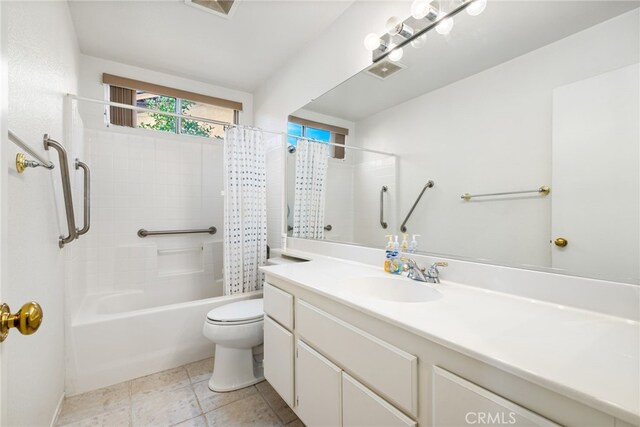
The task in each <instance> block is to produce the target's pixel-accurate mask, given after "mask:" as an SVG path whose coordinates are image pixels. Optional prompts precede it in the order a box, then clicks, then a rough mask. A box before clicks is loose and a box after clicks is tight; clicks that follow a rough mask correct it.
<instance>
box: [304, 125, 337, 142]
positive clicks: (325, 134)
mask: <svg viewBox="0 0 640 427" xmlns="http://www.w3.org/2000/svg"><path fill="white" fill-rule="evenodd" d="M304 136H306V137H308V138H311V139H315V140H318V141H324V142H330V141H331V132H330V131H328V130H324V129H316V128H311V127H305V133H304Z"/></svg>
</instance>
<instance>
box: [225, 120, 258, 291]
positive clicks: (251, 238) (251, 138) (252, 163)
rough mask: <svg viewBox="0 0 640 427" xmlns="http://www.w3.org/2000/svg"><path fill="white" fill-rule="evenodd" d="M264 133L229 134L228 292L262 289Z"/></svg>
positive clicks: (240, 130)
mask: <svg viewBox="0 0 640 427" xmlns="http://www.w3.org/2000/svg"><path fill="white" fill-rule="evenodd" d="M265 157H266V149H265V141H264V135H263V134H262V132H260V131H257V130H254V129H248V128H243V127H232V128H230V129H228V130H227V131H226V133H225V139H224V159H225V162H224V164H225V192H224V194H225V203H224V291H225V295H231V294H236V293H240V292H250V291H255V290H259V289H262V282H263V280H264V274H263V273H261V272H260V271H258V267H259V266H261V265H264V264H265V263H266V261H267V180H266V168H265Z"/></svg>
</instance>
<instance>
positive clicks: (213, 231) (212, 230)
mask: <svg viewBox="0 0 640 427" xmlns="http://www.w3.org/2000/svg"><path fill="white" fill-rule="evenodd" d="M217 232H218V229H217V228H215V227H209V228H203V229H196V230H163V231H149V230H145V229H144V228H141V229H140V230H138V237H147V236H160V235H163V234H196V233H209V234H216V233H217Z"/></svg>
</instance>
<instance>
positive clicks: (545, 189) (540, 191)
mask: <svg viewBox="0 0 640 427" xmlns="http://www.w3.org/2000/svg"><path fill="white" fill-rule="evenodd" d="M550 191H551V188H549V186H547V185H543V186H542V187H540V188H538V189H536V190H523V191H505V192H502V193H485V194H469V193H464V194H463V195H462V196H460V198H461V199H464V200H466V201H468V200H471V199H472V198H475V197H491V196H509V195H511V194H529V193H538V194H540V195H541V196H546V195H547V194H549V192H550Z"/></svg>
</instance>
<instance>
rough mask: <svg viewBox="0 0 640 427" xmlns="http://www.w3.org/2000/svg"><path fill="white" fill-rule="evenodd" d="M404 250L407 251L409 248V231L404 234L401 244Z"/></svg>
mask: <svg viewBox="0 0 640 427" xmlns="http://www.w3.org/2000/svg"><path fill="white" fill-rule="evenodd" d="M400 249H402V252H406V251H407V249H409V235H408V234H407V233H403V234H402V244H401V245H400Z"/></svg>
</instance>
